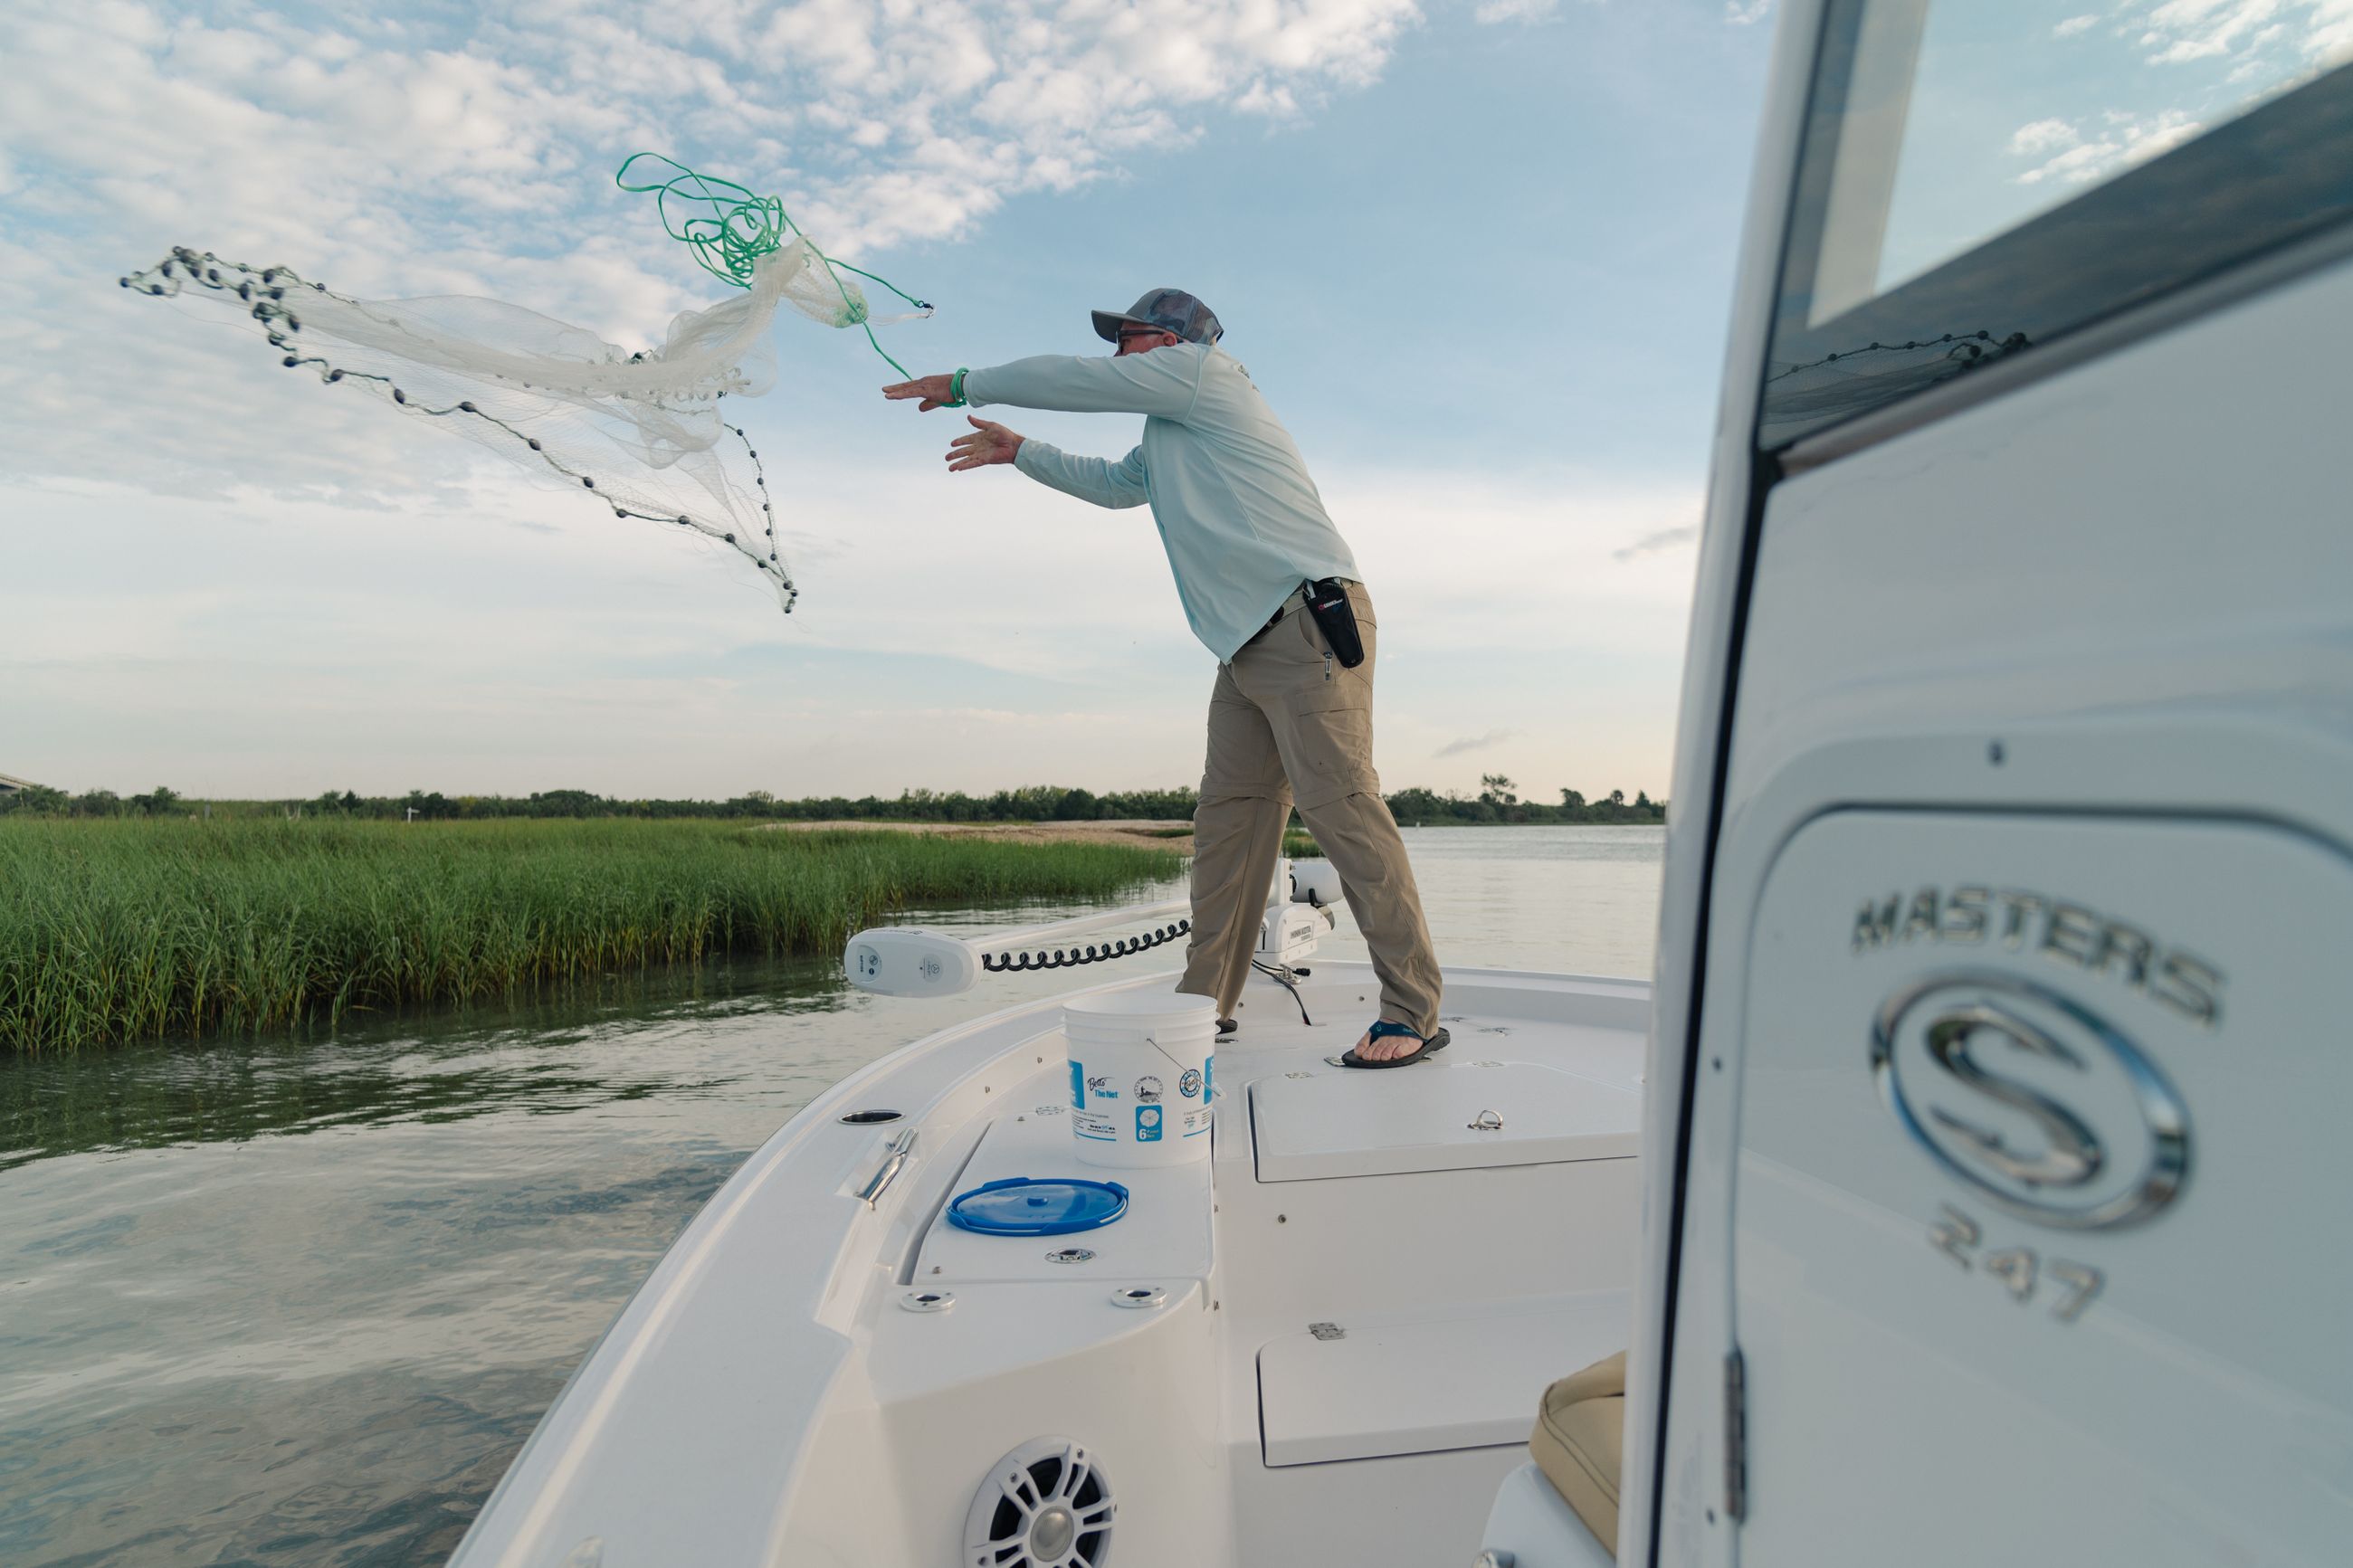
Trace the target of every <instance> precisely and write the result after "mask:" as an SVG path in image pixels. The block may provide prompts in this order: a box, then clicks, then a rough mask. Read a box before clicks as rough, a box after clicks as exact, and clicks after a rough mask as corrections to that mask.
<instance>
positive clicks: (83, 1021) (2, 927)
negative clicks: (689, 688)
mask: <svg viewBox="0 0 2353 1568" xmlns="http://www.w3.org/2000/svg"><path fill="white" fill-rule="evenodd" d="M1182 864H1183V862H1182V860H1181V859H1180V858H1179V857H1177V856H1176V854H1174V853H1173V852H1170V851H1166V850H1160V849H1154V848H1149V847H1127V846H1124V845H1103V844H1048V845H1037V844H1014V843H1005V842H1001V841H992V840H987V839H982V838H970V837H928V836H924V835H919V834H909V833H891V832H839V833H794V832H781V831H762V830H758V829H746V828H744V827H741V826H734V825H732V824H728V823H722V822H702V821H657V822H645V821H627V820H594V821H501V822H434V823H424V822H420V823H414V824H407V823H388V822H371V821H355V820H340V821H339V820H334V819H321V818H309V819H302V820H297V821H291V822H288V821H266V820H265V821H249V820H248V821H212V822H195V821H185V820H169V821H166V820H155V819H142V818H131V817H124V818H115V819H100V820H84V819H71V820H49V819H26V818H12V819H0V1048H7V1047H14V1048H15V1049H17V1050H20V1051H57V1050H73V1049H76V1048H78V1047H83V1046H94V1045H100V1044H104V1043H107V1042H110V1041H116V1040H127V1039H139V1038H154V1037H189V1036H198V1035H207V1034H216V1033H221V1032H227V1031H241V1032H247V1033H251V1032H257V1031H261V1030H267V1029H275V1028H284V1027H288V1026H294V1025H299V1024H308V1023H320V1022H324V1023H327V1024H331V1025H332V1023H333V1022H335V1021H336V1020H337V1019H339V1018H341V1017H342V1016H343V1015H344V1014H346V1013H348V1012H351V1011H353V1010H354V1009H377V1008H387V1007H398V1006H407V1005H418V1004H427V1003H465V1002H470V1001H478V1000H488V999H491V998H499V999H505V998H512V997H517V996H521V995H526V994H533V993H535V992H538V991H540V990H543V989H546V988H552V987H556V986H561V985H565V984H570V983H573V982H576V981H581V980H586V979H592V978H596V977H598V976H601V975H605V974H608V973H614V972H616V971H622V970H644V969H649V968H651V967H653V966H655V965H660V964H672V963H696V962H699V961H702V960H704V959H709V958H716V957H720V956H723V955H727V954H752V953H757V954H764V955H767V956H771V957H785V956H794V955H808V954H818V953H831V952H839V951H840V949H841V946H842V944H843V943H844V942H847V941H848V940H849V936H850V934H851V933H852V932H854V931H858V930H859V929H860V928H861V927H863V926H867V925H871V924H873V923H875V922H876V921H881V920H884V919H886V918H888V917H890V916H892V915H894V914H897V913H899V912H901V911H903V910H909V909H913V908H941V907H947V906H953V905H972V904H991V905H994V904H1013V903H1018V902H1021V901H1023V900H1031V899H1092V898H1107V897H1110V896H1113V895H1115V894H1118V893H1121V892H1124V891H1126V890H1128V889H1133V888H1135V887H1137V886H1139V885H1141V884H1143V883H1145V882H1148V881H1151V880H1154V879H1160V878H1165V877H1169V876H1173V875H1175V874H1176V871H1177V870H1178V869H1179V868H1181V866H1182Z"/></svg>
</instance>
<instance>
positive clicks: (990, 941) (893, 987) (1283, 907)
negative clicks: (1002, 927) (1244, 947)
mask: <svg viewBox="0 0 2353 1568" xmlns="http://www.w3.org/2000/svg"><path fill="white" fill-rule="evenodd" d="M1338 892H1339V879H1338V877H1337V876H1336V875H1335V873H1334V872H1333V871H1332V868H1331V867H1330V865H1329V863H1328V862H1325V861H1322V860H1302V861H1299V862H1297V863H1296V864H1295V865H1294V863H1293V862H1291V861H1288V860H1282V861H1277V862H1276V863H1275V868H1274V880H1273V882H1272V884H1271V886H1270V887H1269V889H1268V895H1269V896H1268V900H1267V906H1266V911H1265V913H1264V915H1263V916H1262V917H1261V920H1260V921H1259V937H1258V948H1257V952H1256V953H1255V954H1254V962H1257V963H1265V964H1270V965H1274V966H1278V967H1287V966H1288V965H1290V964H1291V963H1293V961H1294V960H1297V959H1301V958H1304V957H1306V956H1307V955H1308V954H1309V953H1311V952H1314V951H1315V942H1316V939H1317V938H1319V937H1320V936H1322V935H1323V933H1324V931H1330V930H1332V929H1334V927H1335V925H1336V923H1337V921H1336V920H1335V917H1334V915H1333V912H1332V903H1333V901H1334V900H1335V899H1336V898H1337V896H1338ZM1192 907H1193V905H1192V900H1189V899H1167V900H1162V901H1160V902H1158V903H1151V904H1131V905H1128V906H1127V907H1126V908H1124V909H1117V910H1102V911H1100V912H1098V913H1095V914H1092V915H1082V916H1080V917H1079V918H1077V919H1076V920H1067V921H1053V922H1050V923H1049V924H1046V925H1037V926H1029V927H1024V928H1021V929H1018V930H1015V931H995V932H991V933H990V934H988V935H986V936H959V935H957V934H956V933H955V932H953V931H935V930H932V929H929V928H927V927H923V926H878V927H876V928H874V929H872V930H870V931H860V932H859V933H858V934H857V935H856V936H853V937H851V938H850V939H849V946H848V947H847V948H845V949H844V950H843V951H842V955H841V967H842V972H843V973H846V974H848V975H849V983H850V984H852V985H855V986H857V987H858V988H859V989H860V990H861V991H871V992H874V993H876V994H880V995H883V996H953V995H955V994H957V993H958V992H961V991H968V990H970V989H971V988H972V986H973V985H974V984H975V983H976V982H977V981H978V980H979V979H980V977H981V975H983V974H984V973H988V974H997V973H1023V972H1026V971H1030V970H1043V969H1070V968H1075V967H1077V966H1079V965H1082V964H1088V963H1105V962H1107V961H1109V960H1111V959H1114V958H1127V957H1130V956H1132V955H1134V954H1135V953H1139V952H1150V951H1151V950H1152V949H1154V948H1155V947H1164V946H1166V944H1168V943H1169V942H1174V941H1176V939H1177V938H1178V937H1180V936H1184V935H1187V934H1188V933H1189V932H1190V931H1192V929H1193V921H1192V919H1191V910H1192ZM1137 921H1151V922H1153V923H1152V925H1151V928H1150V929H1149V930H1146V931H1143V932H1141V933H1134V934H1130V935H1127V936H1122V937H1115V938H1112V939H1110V940H1108V941H1105V942H1090V943H1087V944H1086V945H1084V946H1071V947H1068V948H1056V947H1050V946H1046V945H1043V944H1046V943H1050V942H1065V941H1068V940H1069V939H1070V938H1071V937H1075V936H1083V935H1085V934H1087V933H1088V932H1091V931H1109V930H1112V929H1113V928H1114V927H1119V926H1129V925H1134V924H1135V923H1136V922H1137Z"/></svg>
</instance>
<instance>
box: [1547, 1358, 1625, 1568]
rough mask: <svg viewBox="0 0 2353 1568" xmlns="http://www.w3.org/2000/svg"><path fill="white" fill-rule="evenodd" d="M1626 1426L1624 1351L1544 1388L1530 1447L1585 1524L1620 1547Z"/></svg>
mask: <svg viewBox="0 0 2353 1568" xmlns="http://www.w3.org/2000/svg"><path fill="white" fill-rule="evenodd" d="M1625 1430H1626V1352H1624V1351H1620V1352H1618V1353H1617V1354H1616V1355H1613V1356H1611V1357H1609V1359H1608V1360H1606V1361H1598V1362H1595V1363H1593V1364H1592V1365H1591V1366H1588V1367H1587V1368H1586V1369H1585V1370H1584V1371H1583V1372H1579V1373H1570V1374H1569V1375H1568V1376H1567V1377H1564V1378H1562V1379H1561V1380H1560V1381H1559V1382H1558V1383H1556V1384H1553V1385H1552V1386H1551V1387H1550V1388H1547V1389H1546V1390H1545V1392H1544V1402H1543V1404H1541V1405H1538V1406H1537V1408H1536V1429H1535V1433H1534V1435H1532V1436H1530V1437H1529V1438H1528V1453H1529V1455H1530V1456H1531V1457H1532V1458H1535V1462H1536V1468H1538V1469H1540V1470H1542V1471H1544V1473H1545V1477H1546V1479H1548V1480H1550V1481H1551V1482H1552V1484H1553V1489H1554V1490H1555V1491H1557V1492H1558V1493H1560V1495H1561V1500H1563V1501H1564V1502H1566V1503H1567V1504H1568V1506H1569V1507H1570V1508H1572V1509H1574V1510H1577V1518H1579V1519H1581V1520H1583V1521H1585V1526H1586V1528H1587V1529H1588V1530H1590V1531H1593V1533H1594V1536H1595V1538H1596V1539H1597V1540H1599V1542H1601V1544H1602V1545H1603V1546H1604V1547H1605V1548H1607V1549H1608V1551H1609V1554H1610V1555H1611V1556H1613V1557H1614V1556H1616V1555H1617V1553H1618V1461H1619V1458H1620V1456H1621V1455H1622V1454H1623V1452H1624V1441H1623V1439H1624V1436H1625Z"/></svg>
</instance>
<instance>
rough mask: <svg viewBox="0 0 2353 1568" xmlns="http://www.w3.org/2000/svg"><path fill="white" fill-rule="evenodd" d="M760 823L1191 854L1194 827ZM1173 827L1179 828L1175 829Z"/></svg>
mask: <svg viewBox="0 0 2353 1568" xmlns="http://www.w3.org/2000/svg"><path fill="white" fill-rule="evenodd" d="M761 826H762V827H763V828H764V829H766V830H768V831H772V832H773V831H776V830H777V829H782V830H784V831H785V832H787V833H817V832H825V831H833V832H840V831H858V832H871V831H874V830H876V829H881V830H885V831H888V832H892V833H935V834H940V835H944V836H945V837H952V838H1004V839H1009V840H1011V841H1012V842H1014V843H1016V844H1135V845H1142V846H1144V847H1146V848H1153V849H1173V850H1175V851H1176V852H1177V853H1178V854H1180V855H1189V854H1191V853H1192V852H1193V825H1192V824H1191V823H1190V822H1187V821H1186V820H1185V819H1183V818H1182V817H1175V818H1169V819H1166V820H1159V821H1155V820H1150V819H1145V818H1119V819H1114V820H1109V821H1101V822H769V823H763V824H762V825H761ZM1171 829H1181V830H1182V831H1181V832H1175V833H1172V832H1171Z"/></svg>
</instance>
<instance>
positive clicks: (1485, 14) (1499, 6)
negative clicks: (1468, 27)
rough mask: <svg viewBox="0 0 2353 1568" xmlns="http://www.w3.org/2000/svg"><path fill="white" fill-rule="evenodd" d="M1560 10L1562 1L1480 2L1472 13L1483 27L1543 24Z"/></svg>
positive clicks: (1498, 0) (1506, 0) (1483, 0)
mask: <svg viewBox="0 0 2353 1568" xmlns="http://www.w3.org/2000/svg"><path fill="white" fill-rule="evenodd" d="M1559 9H1560V0H1480V5H1479V7H1478V9H1477V10H1475V11H1473V12H1472V16H1473V17H1475V18H1476V19H1477V20H1478V21H1479V22H1480V23H1481V24H1482V26H1494V25H1495V24H1497V23H1499V22H1541V21H1543V20H1544V19H1545V18H1546V17H1547V16H1551V15H1552V14H1553V13H1554V12H1556V11H1557V10H1559Z"/></svg>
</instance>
